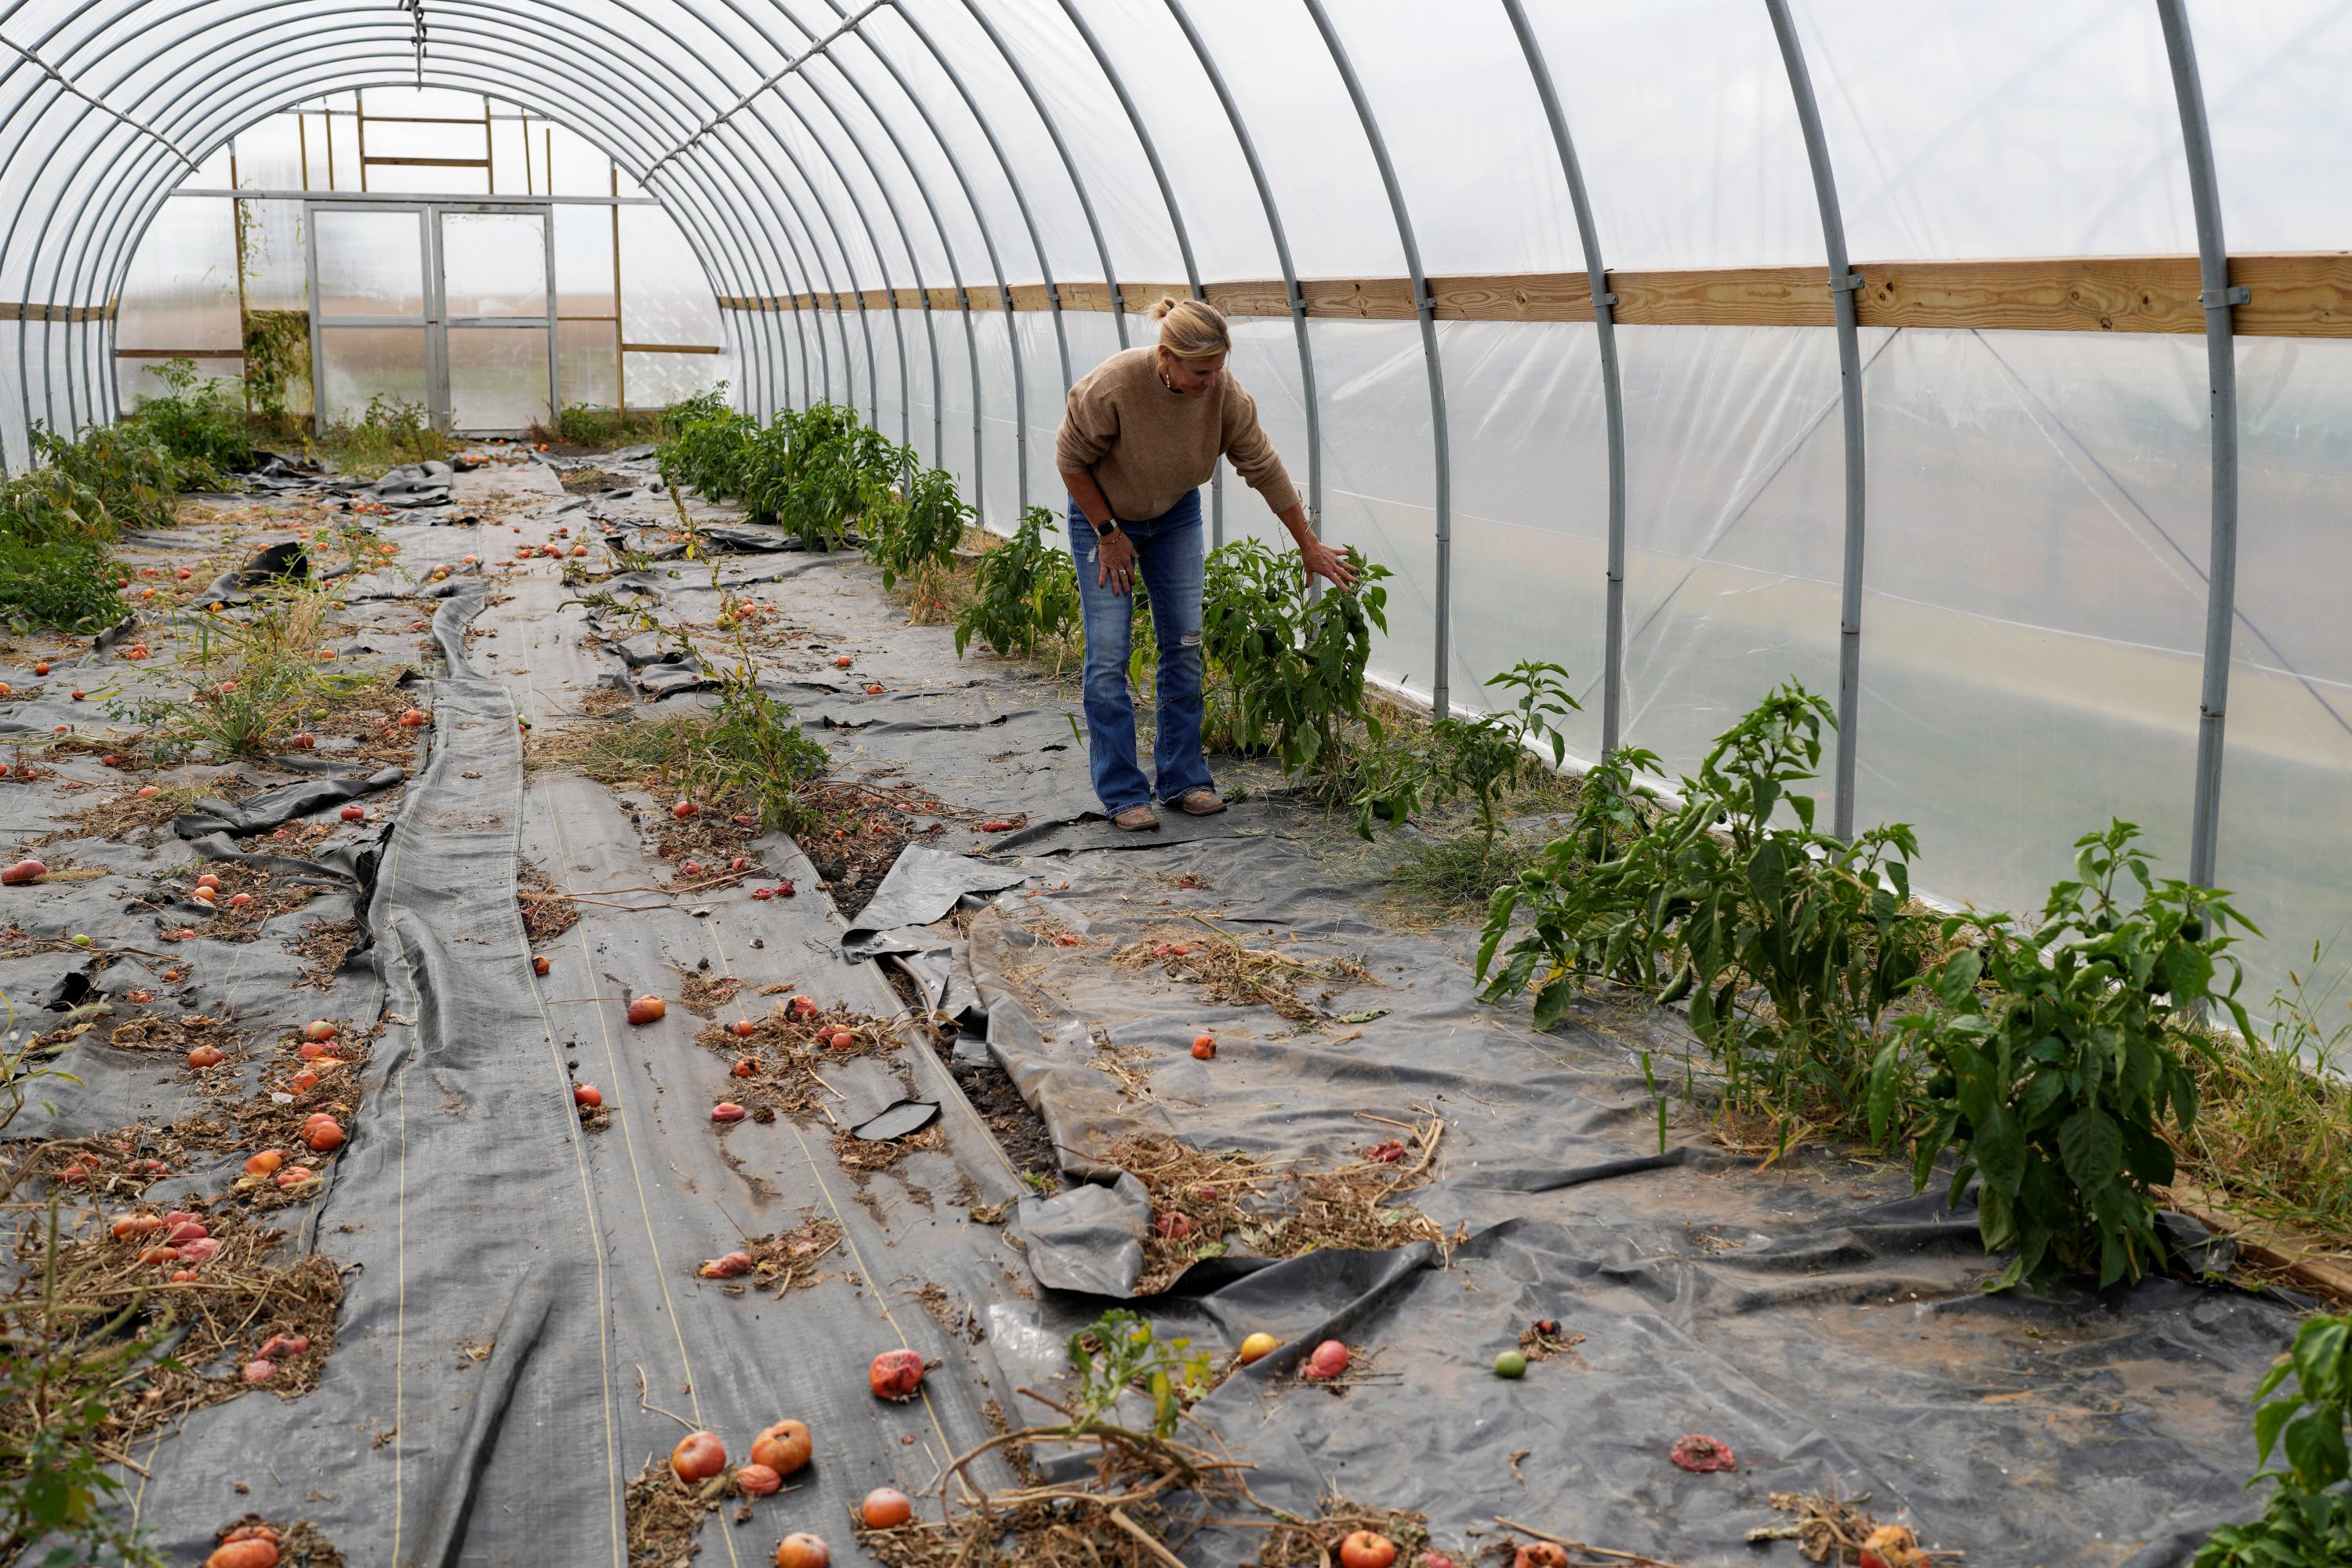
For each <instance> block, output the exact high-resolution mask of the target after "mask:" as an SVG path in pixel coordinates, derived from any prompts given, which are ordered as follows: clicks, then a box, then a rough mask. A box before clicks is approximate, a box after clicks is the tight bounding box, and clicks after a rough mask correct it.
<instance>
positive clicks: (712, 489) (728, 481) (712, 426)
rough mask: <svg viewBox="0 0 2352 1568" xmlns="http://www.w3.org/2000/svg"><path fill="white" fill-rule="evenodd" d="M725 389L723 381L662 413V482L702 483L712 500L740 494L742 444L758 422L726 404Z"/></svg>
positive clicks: (691, 486)
mask: <svg viewBox="0 0 2352 1568" xmlns="http://www.w3.org/2000/svg"><path fill="white" fill-rule="evenodd" d="M758 427H759V422H758V421H757V420H755V419H753V418H752V417H751V416H750V415H748V414H739V413H737V412H736V411H735V410H734V409H732V408H730V407H728V406H727V386H726V384H725V383H724V382H722V383H720V384H719V385H718V386H716V387H713V388H712V389H711V390H710V391H709V392H706V393H702V394H699V395H697V396H693V397H689V398H687V399H685V400H684V401H682V402H680V403H678V404H677V405H674V406H672V407H671V408H670V410H669V412H668V413H667V414H665V415H664V416H662V441H661V447H660V449H659V451H658V452H657V454H656V461H657V463H658V465H659V467H660V469H661V477H662V482H663V483H664V484H666V485H667V486H669V487H670V488H671V489H698V490H700V491H701V492H702V493H703V494H704V495H707V496H709V498H710V499H711V500H727V499H728V498H730V497H732V496H740V495H741V494H742V486H743V472H742V463H743V458H744V447H745V446H746V444H747V442H748V440H749V438H750V437H751V433H752V432H753V431H755V430H756V429H758Z"/></svg>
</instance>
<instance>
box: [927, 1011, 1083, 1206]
mask: <svg viewBox="0 0 2352 1568" xmlns="http://www.w3.org/2000/svg"><path fill="white" fill-rule="evenodd" d="M937 1048H938V1051H939V1054H940V1060H941V1061H943V1062H945V1063H946V1064H947V1068H948V1076H950V1078H952V1079H955V1083H956V1087H957V1088H958V1089H961V1090H963V1097H964V1099H966V1100H970V1101H971V1108H972V1110H976V1111H978V1112H979V1113H980V1119H981V1121H984V1122H986V1123H987V1124H988V1130H989V1131H991V1132H992V1133H994V1134H995V1136H996V1142H997V1146H998V1147H999V1148H1001V1149H1003V1151H1004V1157H1005V1158H1006V1159H1008V1160H1010V1161H1012V1162H1013V1169H1015V1170H1017V1171H1019V1172H1020V1173H1022V1174H1023V1175H1024V1176H1028V1177H1032V1178H1034V1179H1035V1180H1038V1181H1042V1182H1045V1183H1047V1184H1049V1185H1050V1184H1059V1180H1060V1173H1061V1162H1060V1161H1059V1160H1058V1159H1057V1158H1056V1157H1055V1150H1054V1137H1053V1134H1052V1133H1050V1132H1048V1131H1046V1130H1045V1118H1044V1117H1042V1116H1040V1115H1038V1114H1037V1112H1036V1111H1035V1110H1034V1109H1033V1108H1032V1107H1031V1106H1030V1104H1029V1102H1028V1101H1027V1100H1024V1099H1022V1098H1021V1091H1020V1090H1019V1089H1015V1088H1014V1087H1013V1075H1012V1074H1010V1073H1008V1072H1006V1071H1005V1070H1004V1069H1003V1068H1001V1067H999V1066H997V1065H996V1058H993V1057H991V1058H988V1059H987V1060H985V1061H977V1062H960V1061H958V1060H956V1059H955V1046H954V1042H953V1041H951V1040H950V1041H945V1042H942V1043H941V1044H940V1046H939V1047H937Z"/></svg>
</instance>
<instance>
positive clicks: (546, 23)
mask: <svg viewBox="0 0 2352 1568" xmlns="http://www.w3.org/2000/svg"><path fill="white" fill-rule="evenodd" d="M615 4H616V5H619V6H620V7H621V9H623V10H624V11H625V12H626V13H628V14H629V15H631V16H635V17H637V18H638V19H639V20H642V21H645V22H646V24H647V25H648V26H652V27H654V28H656V30H658V31H661V32H662V33H663V35H664V36H665V37H667V38H669V39H670V41H671V42H672V43H673V44H674V45H676V46H677V47H680V48H683V47H685V46H684V41H683V40H682V39H679V38H678V37H677V35H676V34H675V33H672V32H670V31H668V29H667V28H666V27H664V26H662V25H661V24H659V23H657V22H656V21H655V20H654V19H653V18H651V17H650V16H646V14H645V13H644V12H642V11H640V10H638V9H637V7H636V6H635V5H633V4H631V3H630V0H615ZM453 5H454V6H455V8H457V9H458V10H460V11H461V12H467V13H487V14H494V15H498V16H507V17H511V18H513V19H514V20H515V21H517V22H519V23H520V24H522V25H523V26H524V28H525V29H526V30H528V29H530V28H531V27H534V26H536V27H540V28H543V29H546V30H548V31H551V32H553V33H557V34H561V35H562V36H563V37H567V38H569V39H572V41H574V42H575V43H577V44H578V45H579V46H580V49H581V51H582V52H583V54H584V55H586V56H587V57H588V58H596V59H598V60H600V61H601V60H603V59H604V58H605V57H606V55H607V54H608V53H609V49H608V48H606V47H603V46H599V45H597V44H595V43H594V42H593V41H592V40H590V39H589V38H587V37H585V36H584V35H583V34H582V33H580V32H578V31H576V30H574V29H573V28H572V27H570V26H566V25H564V24H563V23H562V22H561V21H557V20H553V19H551V18H549V17H546V16H540V15H536V14H533V13H530V12H525V11H519V10H515V9H513V8H511V7H508V6H504V5H496V4H493V3H491V0H453ZM274 9H277V7H272V6H261V7H256V8H254V9H253V10H252V11H248V12H247V13H246V14H245V15H247V16H249V15H252V14H254V13H255V12H256V11H259V10H274ZM329 15H332V13H329ZM239 19H242V17H240V18H239ZM584 26H589V27H593V29H595V31H596V32H598V33H600V34H602V35H604V37H606V38H608V39H610V40H611V44H612V46H613V47H619V48H621V49H624V50H634V51H635V54H636V55H637V56H638V57H639V58H642V60H643V61H644V63H645V64H646V67H647V68H649V69H650V70H653V71H658V72H663V73H667V76H668V77H669V78H670V79H673V80H675V81H676V83H677V91H676V92H673V93H669V94H667V96H666V97H664V98H663V99H661V100H658V101H663V102H665V103H667V104H670V105H673V106H675V105H678V104H683V103H686V102H688V101H689V100H695V99H699V100H700V101H702V102H703V103H705V104H708V103H709V102H712V101H714V100H712V99H711V98H710V97H709V94H708V93H707V92H706V91H704V90H703V89H699V88H698V87H696V86H695V84H693V83H692V82H691V81H689V80H688V79H687V78H686V76H685V75H684V74H683V73H682V72H680V71H678V70H677V68H675V67H674V66H673V65H672V64H671V63H670V62H669V61H668V60H667V59H665V58H662V57H661V56H659V55H657V54H656V53H655V52H653V51H652V50H650V49H648V48H646V47H643V46H642V45H640V44H639V43H637V41H636V40H635V39H634V38H632V37H629V36H628V35H627V34H625V33H622V32H620V31H618V30H616V29H614V28H613V27H610V26H605V25H604V24H602V23H598V22H593V21H590V22H586V23H585V24H584ZM448 30H452V31H461V32H468V33H472V32H474V30H473V29H462V28H452V29H448ZM245 36H250V33H249V32H248V34H247V35H245ZM477 36H482V35H477ZM505 36H506V35H505V34H503V33H502V34H500V35H499V37H505ZM489 52H492V53H499V52H502V51H498V50H492V51H489ZM738 52H739V53H740V49H739V51H738ZM151 58H152V56H151ZM142 63H143V62H142ZM747 63H748V62H747ZM566 74H567V75H569V74H570V73H568V72H567V73H566ZM572 79H573V80H575V81H577V80H580V79H579V78H577V77H572ZM646 82H647V85H649V86H652V87H655V88H657V89H658V88H661V87H663V85H664V84H663V83H662V81H661V79H660V77H659V76H648V77H647V78H646ZM497 90H499V91H500V92H502V93H503V94H504V96H506V97H508V98H509V100H510V101H513V100H514V99H513V95H512V93H511V92H510V91H506V89H505V88H504V84H503V83H502V82H501V83H500V84H499V87H498V89H497ZM599 96H600V97H603V96H604V95H603V94H601V93H600V94H599ZM605 101H607V102H610V101H612V100H610V99H609V98H606V99H605ZM682 117H684V118H689V119H690V112H689V113H688V114H687V115H685V116H682ZM631 121H632V122H633V123H638V124H644V123H645V122H644V121H641V120H636V119H635V118H634V117H631ZM648 133H649V134H650V135H652V136H653V139H654V140H656V141H658V140H659V139H660V137H659V133H658V132H648ZM727 151H728V156H729V158H730V160H731V161H733V162H735V163H737V164H738V165H739V166H741V172H740V174H734V175H725V172H724V171H723V170H719V171H717V172H718V173H719V174H721V175H724V177H725V178H726V181H727V184H730V185H734V186H740V184H745V183H749V184H755V185H757V184H761V182H759V181H758V180H756V179H747V178H746V177H745V176H747V175H748V174H749V168H748V165H745V163H744V160H743V158H742V156H741V154H740V153H736V152H735V151H734V150H733V149H732V148H729V149H728V150H727ZM752 153H753V155H754V156H758V153H757V149H756V148H754V149H752ZM608 155H610V154H609V153H608ZM614 162H616V163H621V164H623V165H624V166H627V164H628V163H629V160H626V159H621V158H615V159H614ZM759 162H760V164H761V167H762V168H764V169H766V170H767V171H768V173H769V174H770V175H771V176H772V177H774V178H776V179H777V181H778V183H781V176H780V175H779V174H778V172H777V171H776V170H775V168H774V165H773V164H772V163H769V162H768V161H767V160H766V159H765V158H764V157H760V158H759ZM710 174H711V171H701V170H698V171H695V172H694V173H693V174H692V176H691V177H692V178H693V179H694V181H695V184H696V185H697V186H698V187H699V189H700V195H699V198H698V199H696V198H691V197H690V198H689V205H690V207H691V208H692V210H694V211H695V212H697V213H698V214H699V215H701V216H703V220H704V226H705V227H706V228H708V229H709V230H713V231H716V232H717V233H718V234H720V235H727V234H730V233H731V228H730V226H729V225H726V224H723V223H720V222H719V221H718V218H717V216H716V214H718V213H721V212H726V211H728V210H730V208H729V205H728V204H727V203H725V202H723V201H720V200H719V198H718V197H717V195H716V193H715V191H714V190H713V189H712V188H711V187H710V185H709V184H707V183H706V181H707V180H708V179H709V175H710ZM672 188H673V190H674V191H682V189H683V188H682V187H679V186H677V185H676V184H673V186H672ZM785 199H786V200H787V202H791V200H792V197H791V194H790V192H789V191H786V192H785ZM761 200H762V201H763V202H764V203H765V204H766V205H767V206H768V208H769V211H770V213H771V215H772V216H774V217H775V219H776V221H777V224H778V226H779V228H780V231H782V232H783V233H784V234H785V236H786V241H787V244H788V245H791V244H793V242H792V241H791V237H790V226H789V225H788V224H787V223H786V221H785V219H784V217H783V215H782V213H781V212H778V211H777V210H776V208H775V205H774V203H773V201H772V200H771V199H770V198H769V197H768V195H767V194H766V191H765V189H764V188H762V190H761ZM706 202H707V203H709V206H706V205H704V204H705V203H706ZM795 205H796V204H795ZM762 238H763V239H765V238H766V237H765V236H763V237H762ZM704 247H705V248H706V249H708V248H712V247H711V242H710V240H709V237H706V238H705V242H704ZM793 248H794V250H795V254H796V255H797V247H796V245H795V246H793ZM769 249H770V255H771V257H772V258H773V259H775V260H776V262H777V263H778V264H779V265H781V264H782V258H781V257H780V256H778V255H777V254H776V253H775V251H774V248H773V246H772V242H771V243H770V246H769ZM706 265H707V264H706ZM765 269H766V268H764V267H762V268H753V269H752V273H753V275H755V276H756V274H757V273H758V272H761V271H764V270H765ZM797 321H798V319H797V315H796V316H795V324H796V326H797ZM806 347H807V343H806V339H805V337H804V336H803V339H802V348H803V354H805V351H806ZM750 368H751V369H752V370H753V371H754V372H755V373H757V372H759V371H760V370H761V366H760V365H758V364H756V363H754V364H752V365H751V367H750Z"/></svg>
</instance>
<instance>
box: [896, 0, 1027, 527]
mask: <svg viewBox="0 0 2352 1568" xmlns="http://www.w3.org/2000/svg"><path fill="white" fill-rule="evenodd" d="M892 14H893V15H895V16H897V17H898V20H900V21H901V22H904V23H905V24H906V25H907V26H908V28H909V29H910V30H912V32H913V33H914V35H915V37H918V38H919V39H921V40H922V44H923V47H925V48H927V49H929V50H930V52H931V58H933V59H934V60H937V61H938V62H939V67H940V70H942V71H944V72H946V73H947V79H948V81H949V83H950V85H952V86H953V87H954V88H955V89H956V94H957V96H958V97H960V98H961V99H962V100H963V106H964V108H965V109H967V110H970V111H971V118H972V121H973V122H974V123H975V124H977V125H978V126H979V127H980V133H981V135H982V136H983V137H985V138H986V139H987V141H988V150H989V151H990V152H992V153H995V154H996V166H997V168H999V169H1000V170H1002V171H1003V174H1004V183H1005V184H1006V185H1008V186H1010V187H1011V188H1012V191H1013V206H1014V208H1015V209H1017V210H1018V211H1019V212H1020V214H1021V226H1022V227H1023V228H1024V229H1026V230H1028V231H1029V248H1030V249H1031V250H1033V251H1034V252H1035V253H1036V256H1037V274H1038V276H1039V277H1040V278H1041V279H1044V281H1045V305H1046V308H1047V309H1048V310H1051V311H1052V312H1053V316H1054V343H1055V349H1056V350H1057V351H1058V352H1059V353H1060V355H1061V361H1062V395H1064V396H1065V397H1066V396H1068V395H1069V392H1070V335H1069V333H1068V332H1067V331H1065V330H1064V328H1063V325H1062V289H1061V286H1060V285H1059V284H1058V283H1056V282H1055V279H1054V261H1053V258H1051V257H1049V256H1047V255H1046V254H1045V241H1044V240H1043V239H1042V238H1040V237H1038V234H1037V218H1036V216H1035V215H1034V213H1033V212H1031V211H1030V208H1029V194H1028V191H1027V189H1026V188H1025V187H1024V186H1023V184H1021V176H1020V174H1018V173H1016V172H1015V171H1014V169H1013V159H1012V157H1011V156H1010V155H1009V154H1007V153H1006V152H1005V151H1004V143H1003V142H1002V141H1000V140H998V138H997V134H996V127H995V125H994V124H993V123H992V122H991V121H990V120H989V118H988V115H987V113H986V111H985V110H982V108H981V107H980V100H979V99H977V98H974V97H973V96H972V92H971V88H969V87H967V86H966V85H965V84H964V79H963V73H962V72H961V71H960V70H958V69H956V68H955V62H954V61H953V60H951V59H950V58H948V52H947V51H946V50H945V49H942V48H941V47H940V46H939V43H938V42H937V40H935V39H934V38H933V37H931V34H930V29H929V28H928V27H926V26H923V24H922V23H921V21H919V19H918V18H917V17H916V16H915V12H914V8H913V7H912V6H909V5H901V6H898V8H897V9H896V10H895V11H894V12H893V13H892ZM866 47H869V48H872V47H874V45H873V44H872V42H871V41H870V40H869V41H868V43H867V45H866ZM1057 140H1058V139H1057ZM974 210H975V212H976V211H977V209H974ZM983 222H984V220H983ZM1012 303H1013V301H1012V298H1011V296H1010V295H1009V294H1008V295H1007V297H1006V299H1005V305H1006V315H1005V330H1006V331H1017V330H1018V328H1017V327H1016V326H1015V324H1014V323H1015V320H1016V318H1015V317H1014V316H1013V314H1012V313H1011V306H1012ZM1016 363H1017V362H1016ZM1016 401H1018V402H1019V403H1020V413H1019V416H1018V417H1017V418H1015V419H1014V421H1013V439H1014V440H1016V441H1019V442H1021V443H1022V444H1023V449H1022V459H1023V468H1022V475H1023V479H1022V484H1021V500H1022V503H1023V504H1024V505H1026V504H1027V503H1028V500H1029V485H1028V479H1027V475H1028V468H1027V459H1028V452H1027V442H1028V434H1029V405H1028V403H1027V401H1026V400H1025V399H1016Z"/></svg>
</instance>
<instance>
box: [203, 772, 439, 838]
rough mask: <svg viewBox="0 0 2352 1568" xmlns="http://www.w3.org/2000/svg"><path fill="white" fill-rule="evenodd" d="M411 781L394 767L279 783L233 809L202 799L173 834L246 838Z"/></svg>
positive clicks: (225, 803) (242, 801)
mask: <svg viewBox="0 0 2352 1568" xmlns="http://www.w3.org/2000/svg"><path fill="white" fill-rule="evenodd" d="M407 777H408V771H407V770H406V769H405V768H402V767H399V766H397V765H389V766H385V767H382V768H379V769H377V770H376V771H375V772H374V773H370V774H368V775H367V776H366V777H365V778H356V777H351V776H342V777H333V776H331V777H327V778H315V779H296V780H295V781H294V782H293V783H291V784H274V785H272V786H271V787H270V788H268V789H265V790H261V791H259V792H257V793H256V794H254V795H247V797H246V798H245V799H244V800H241V801H239V802H237V803H236V805H230V804H229V803H228V802H227V801H225V800H200V801H198V802H196V805H195V808H194V810H192V811H189V812H186V813H184V814H183V815H182V816H177V817H174V818H173V821H172V831H173V833H175V834H177V835H179V836H180V837H183V838H200V837H204V836H205V834H207V833H226V834H227V835H229V836H230V837H233V838H234V837H244V836H245V835H247V834H248V833H259V832H262V831H264V830H265V829H268V828H272V827H277V826H281V825H283V824H285V823H289V822H291V821H293V820H294V819H295V818H296V817H298V816H312V815H314V814H315V813H318V812H320V811H323V810H325V809H326V808H327V807H328V806H331V805H341V804H347V803H349V802H351V801H354V800H357V799H359V798H360V797H361V796H362V795H373V794H375V793H377V792H378V791H380V790H387V789H390V788H392V787H393V786H394V785H395V784H400V783H402V782H403V781H404V780H405V779H406V778H407Z"/></svg>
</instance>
